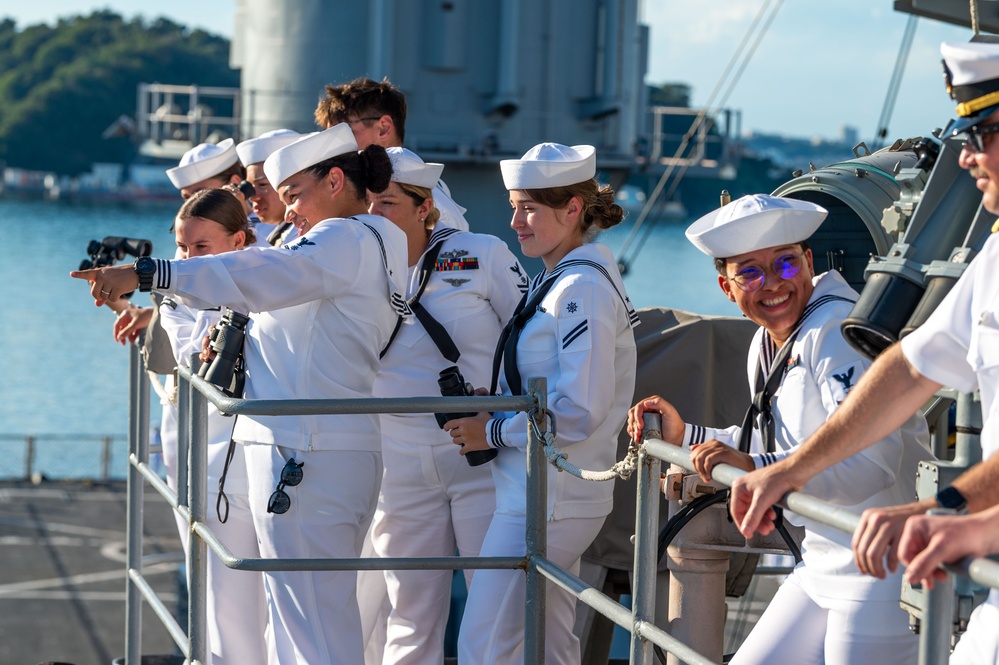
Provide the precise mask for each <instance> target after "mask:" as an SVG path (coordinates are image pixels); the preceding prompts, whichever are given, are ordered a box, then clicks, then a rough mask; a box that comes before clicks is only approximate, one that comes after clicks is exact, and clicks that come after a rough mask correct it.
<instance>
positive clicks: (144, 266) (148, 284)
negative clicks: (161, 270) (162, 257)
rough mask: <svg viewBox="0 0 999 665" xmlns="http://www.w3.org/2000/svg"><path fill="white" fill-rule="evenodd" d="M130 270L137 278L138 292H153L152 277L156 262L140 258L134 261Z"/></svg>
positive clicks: (148, 258)
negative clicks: (132, 270)
mask: <svg viewBox="0 0 999 665" xmlns="http://www.w3.org/2000/svg"><path fill="white" fill-rule="evenodd" d="M132 268H133V269H134V270H135V274H136V275H138V276H139V290H140V291H143V292H146V291H152V290H153V275H155V274H156V261H154V260H153V259H152V258H150V257H148V256H142V257H140V258H139V259H137V260H136V261H135V263H134V264H133V266H132Z"/></svg>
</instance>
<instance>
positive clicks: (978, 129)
mask: <svg viewBox="0 0 999 665" xmlns="http://www.w3.org/2000/svg"><path fill="white" fill-rule="evenodd" d="M995 133H999V123H991V124H988V125H975V126H973V127H969V128H968V130H967V131H966V132H965V133H964V134H965V136H967V137H968V138H967V140H965V142H964V145H965V146H967V147H968V148H970V149H972V150H974V151H975V152H976V153H977V152H985V137H986V136H988V135H989V134H995Z"/></svg>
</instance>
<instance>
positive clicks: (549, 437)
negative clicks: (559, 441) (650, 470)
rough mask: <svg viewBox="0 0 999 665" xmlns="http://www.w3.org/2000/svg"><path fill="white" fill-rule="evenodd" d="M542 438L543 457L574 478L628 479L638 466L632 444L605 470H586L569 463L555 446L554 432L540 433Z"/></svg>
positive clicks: (636, 452) (636, 448)
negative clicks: (617, 460) (616, 461)
mask: <svg viewBox="0 0 999 665" xmlns="http://www.w3.org/2000/svg"><path fill="white" fill-rule="evenodd" d="M542 438H543V439H544V442H545V444H544V450H545V457H547V458H548V463H549V464H551V465H552V466H554V467H555V468H556V469H558V470H559V471H565V472H566V473H569V474H571V475H573V476H575V477H576V478H582V479H583V480H593V481H597V482H600V481H604V480H614V479H615V478H621V479H622V480H628V479H629V478H631V475H632V474H633V473H634V472H635V469H637V468H638V447H637V446H635V445H634V444H632V445H631V446H629V447H628V454H627V455H625V457H624V459H623V460H621V461H620V462H618V463H616V464H615V465H614V466H612V467H611V468H610V469H608V470H607V471H588V470H586V469H580V468H579V467H578V466H575V465H574V464H570V463H569V461H568V458H569V456H568V455H566V454H565V453H564V452H562V451H561V450H559V449H558V448H557V447H556V446H555V434H554V433H552V432H545V433H544V434H543V435H542Z"/></svg>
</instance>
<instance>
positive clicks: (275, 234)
mask: <svg viewBox="0 0 999 665" xmlns="http://www.w3.org/2000/svg"><path fill="white" fill-rule="evenodd" d="M300 138H302V135H301V134H299V133H298V132H293V131H291V130H290V129H275V130H272V131H269V132H264V133H263V134H261V135H260V136H258V137H257V138H255V139H247V140H246V141H242V142H240V143H238V144H236V154H237V155H238V156H239V161H240V162H241V163H242V164H243V166H244V167H246V181H247V182H249V183H250V184H251V185H253V189H254V193H253V196H251V197H249V199H248V200H249V203H250V206H251V208H252V210H253V214H254V215H256V216H257V219H258V220H259V221H258V222H257V223H256V225H255V226H254V231H256V234H257V244H259V245H261V246H265V245H280V244H282V243H283V242H286V241H287V240H289V239H290V238H288V237H287V236H288V230H289V229H290V228H291V227H292V224H291V223H290V222H287V223H286V222H285V205H284V203H282V202H281V197H280V196H279V195H278V193H277V190H276V189H275V188H274V187H273V186H272V185H271V183H270V181H269V180H267V174H266V173H264V160H266V159H267V158H268V157H270V155H271V153H272V152H274V151H275V150H278V149H279V148H283V147H284V146H286V145H288V144H289V143H294V142H295V141H297V140H298V139H300ZM237 191H238V190H237ZM236 196H237V198H241V197H242V196H243V195H242V193H239V194H237V195H236Z"/></svg>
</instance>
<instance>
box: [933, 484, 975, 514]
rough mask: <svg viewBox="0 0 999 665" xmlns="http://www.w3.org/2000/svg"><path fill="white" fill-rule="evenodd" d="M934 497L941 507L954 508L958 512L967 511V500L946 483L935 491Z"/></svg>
mask: <svg viewBox="0 0 999 665" xmlns="http://www.w3.org/2000/svg"><path fill="white" fill-rule="evenodd" d="M936 499H937V503H939V504H940V507H941V508H950V509H951V510H956V511H957V512H959V513H967V512H968V501H967V500H966V499H965V498H964V495H963V494H961V492H959V491H958V489H957V488H956V487H953V486H951V485H948V486H947V487H945V488H943V489H942V490H940V491H939V492H937V496H936Z"/></svg>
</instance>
